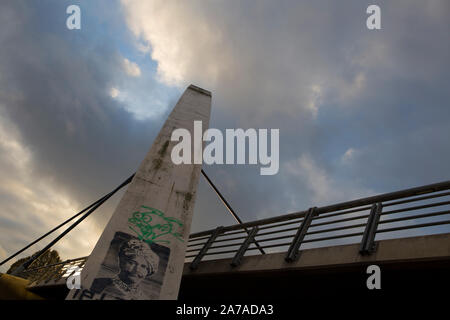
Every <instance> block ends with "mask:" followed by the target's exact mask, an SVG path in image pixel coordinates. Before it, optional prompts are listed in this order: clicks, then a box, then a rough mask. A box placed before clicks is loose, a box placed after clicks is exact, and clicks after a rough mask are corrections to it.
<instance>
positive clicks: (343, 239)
mask: <svg viewBox="0 0 450 320" xmlns="http://www.w3.org/2000/svg"><path fill="white" fill-rule="evenodd" d="M432 228H434V230H430V229H432ZM436 228H439V229H436ZM402 232H403V233H402ZM448 232H450V181H445V182H441V183H436V184H431V185H426V186H422V187H417V188H412V189H406V190H402V191H397V192H391V193H386V194H381V195H377V196H373V197H367V198H362V199H358V200H353V201H348V202H342V203H338V204H334V205H329V206H324V207H319V208H317V207H314V208H309V209H308V210H305V211H300V212H295V213H291V214H287V215H282V216H277V217H273V218H267V219H261V220H256V221H251V222H247V223H242V224H235V225H230V226H226V227H218V228H215V229H211V230H206V231H202V232H198V233H194V234H191V235H190V236H189V241H188V244H187V251H186V259H185V261H186V262H190V268H191V269H196V268H197V267H198V265H199V264H200V263H201V261H202V260H212V259H221V258H233V259H232V261H231V265H232V266H234V267H235V266H238V265H239V264H240V262H241V261H242V259H243V257H244V256H246V255H258V254H260V252H261V248H262V249H264V250H267V252H268V253H273V252H286V257H285V259H286V261H295V260H297V259H298V258H299V257H300V254H301V250H302V249H307V248H311V247H326V246H334V245H339V244H348V243H360V249H359V252H360V254H371V253H373V252H374V251H375V250H376V241H377V240H381V239H392V238H400V237H409V236H420V235H427V234H436V233H448ZM255 242H257V243H258V246H256V245H255ZM86 259H87V257H83V258H79V259H73V260H68V261H64V262H60V263H57V264H54V265H50V266H44V267H40V268H34V269H28V270H25V271H23V275H25V274H27V275H28V278H29V279H30V280H32V281H34V283H35V284H37V285H45V284H60V283H62V282H61V281H62V280H63V279H64V278H65V277H67V276H68V275H69V273H68V272H67V270H68V269H70V267H71V266H73V265H77V266H78V267H80V268H82V267H83V266H84V263H85V262H86ZM42 270H46V271H45V273H43V272H42ZM33 273H34V275H32V274H33ZM31 275H32V276H31ZM32 285H33V284H32Z"/></svg>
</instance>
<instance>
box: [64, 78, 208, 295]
mask: <svg viewBox="0 0 450 320" xmlns="http://www.w3.org/2000/svg"><path fill="white" fill-rule="evenodd" d="M210 112H211V93H210V92H209V91H206V90H204V89H201V88H199V87H196V86H193V85H191V86H189V87H188V88H187V89H186V90H185V92H184V93H183V95H182V96H181V98H180V100H179V101H178V102H177V104H176V106H175V107H174V109H173V111H172V112H171V114H170V115H169V117H168V118H167V120H166V122H165V124H164V126H163V127H162V129H161V131H160V132H159V134H158V136H157V137H156V139H155V141H154V143H153V145H152V147H151V149H150V150H149V152H148V153H147V155H146V157H145V158H144V160H143V161H142V163H141V165H140V167H139V169H138V170H137V172H136V175H135V176H134V178H133V180H132V181H131V183H130V185H129V187H128V189H127V191H126V192H125V194H124V195H123V197H122V199H121V201H120V202H119V204H118V206H117V208H116V210H115V211H114V213H113V215H112V217H111V220H110V221H109V222H108V224H107V226H106V228H105V230H104V231H103V233H102V235H101V237H100V239H99V240H98V242H97V244H96V246H95V248H94V250H93V251H92V253H91V255H90V256H89V258H88V260H87V262H86V265H85V267H84V269H83V271H82V272H81V287H82V288H81V289H80V290H75V289H73V290H71V292H70V293H69V295H68V297H67V299H82V300H85V299H89V300H94V299H95V300H96V299H100V300H106V299H125V300H128V299H148V300H152V299H176V298H177V296H178V290H179V286H180V281H181V276H182V272H183V265H184V257H185V251H186V243H187V241H188V237H189V233H190V226H191V220H192V214H193V209H194V203H195V198H196V193H197V185H198V180H199V176H200V170H201V164H179V165H175V164H174V163H173V162H172V160H171V151H172V148H173V147H174V146H175V145H176V144H178V142H177V141H171V136H172V132H173V131H174V130H175V129H179V128H183V129H186V130H188V131H189V132H190V134H191V137H194V121H202V129H203V131H205V130H206V129H207V128H208V127H209V117H210ZM201 134H202V136H203V132H201ZM124 156H126V155H124Z"/></svg>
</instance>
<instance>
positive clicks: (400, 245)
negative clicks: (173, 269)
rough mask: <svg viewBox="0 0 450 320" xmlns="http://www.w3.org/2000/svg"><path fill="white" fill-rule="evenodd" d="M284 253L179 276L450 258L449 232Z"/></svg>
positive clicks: (209, 263)
mask: <svg viewBox="0 0 450 320" xmlns="http://www.w3.org/2000/svg"><path fill="white" fill-rule="evenodd" d="M285 256H286V253H285V252H283V253H271V254H265V255H254V256H245V257H244V258H243V259H242V263H241V264H240V265H239V266H237V267H234V268H233V267H231V266H230V263H231V261H232V259H231V258H230V259H220V260H206V261H202V262H201V263H200V264H199V266H198V269H197V270H194V271H192V270H191V269H190V268H189V265H190V263H186V264H185V266H184V272H183V276H192V277H195V276H203V275H219V274H244V273H254V272H274V271H275V272H277V271H295V270H298V271H301V270H312V269H328V268H334V267H345V266H354V265H362V264H367V263H373V264H386V263H390V264H395V263H405V262H420V261H440V260H450V233H447V234H437V235H428V236H420V237H411V238H402V239H392V240H382V241H378V248H377V251H376V252H375V253H374V254H372V255H370V256H361V255H360V254H359V244H350V245H341V246H333V247H324V248H315V249H307V250H303V251H302V256H301V258H300V259H299V260H298V261H295V262H290V263H288V262H286V261H285V259H284V258H285Z"/></svg>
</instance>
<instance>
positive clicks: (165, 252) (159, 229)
mask: <svg viewBox="0 0 450 320" xmlns="http://www.w3.org/2000/svg"><path fill="white" fill-rule="evenodd" d="M182 225H183V224H182V223H181V222H180V221H178V220H177V219H174V218H171V217H165V216H164V213H162V212H161V211H159V210H157V209H153V208H150V207H146V206H142V207H141V208H140V210H139V211H136V212H134V213H133V214H132V215H131V216H130V218H129V219H128V229H129V230H130V233H126V232H122V231H117V232H116V233H115V234H114V237H113V239H112V241H111V243H110V244H109V248H108V251H107V253H106V256H105V258H104V260H103V262H102V264H101V266H100V270H99V272H98V274H97V276H96V278H95V279H94V281H93V282H92V285H91V287H90V288H89V289H88V290H86V289H83V290H79V291H81V292H77V293H75V295H74V298H75V299H82V300H84V299H100V300H111V299H124V300H142V299H157V298H158V297H159V293H160V290H161V286H162V283H163V280H164V276H165V273H166V268H167V263H168V260H169V255H170V249H169V248H168V247H166V246H164V245H169V244H170V243H171V241H174V240H175V241H181V242H183V239H182V237H181V235H180V233H178V229H179V228H180V227H181V226H182ZM163 244H164V245H163Z"/></svg>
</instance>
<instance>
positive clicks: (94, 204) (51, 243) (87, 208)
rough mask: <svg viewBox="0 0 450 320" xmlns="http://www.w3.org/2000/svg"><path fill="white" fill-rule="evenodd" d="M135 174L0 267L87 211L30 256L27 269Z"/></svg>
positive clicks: (26, 264) (25, 264)
mask: <svg viewBox="0 0 450 320" xmlns="http://www.w3.org/2000/svg"><path fill="white" fill-rule="evenodd" d="M134 175H135V173H133V174H132V175H131V176H130V177H129V178H128V179H126V180H125V181H124V182H122V183H121V184H120V185H119V186H118V187H117V188H115V189H114V190H113V191H111V192H110V193H108V194H107V195H105V196H103V197H102V198H100V199H99V200H97V201H95V202H94V203H92V204H91V205H89V206H88V207H86V208H85V209H83V210H82V211H80V212H79V213H77V214H76V215H74V216H73V217H71V218H69V219H68V220H66V221H65V222H63V223H61V224H60V225H58V226H57V227H55V228H53V229H52V230H50V231H49V232H47V233H46V234H45V235H43V236H42V237H40V238H39V239H37V240H35V241H33V242H32V243H30V244H29V245H27V246H26V247H24V248H23V249H21V250H19V251H18V252H16V253H15V254H13V255H12V256H10V257H9V258H7V259H6V260H4V261H2V262H1V263H0V265H2V264H4V263H5V262H7V261H9V260H10V259H12V258H13V257H15V256H16V255H18V254H19V253H21V252H23V251H24V250H26V249H28V248H29V247H30V246H32V245H33V244H35V243H37V242H38V241H40V240H42V239H44V238H45V237H47V236H48V235H49V234H51V233H52V232H54V231H56V230H57V229H59V228H61V227H62V226H64V225H66V224H67V223H68V222H70V221H72V220H73V219H75V218H76V217H78V216H79V215H81V214H82V213H84V212H85V211H86V210H89V211H88V212H87V213H85V214H84V215H83V216H82V217H81V218H80V219H78V220H77V221H76V222H74V223H73V224H72V225H71V226H70V227H68V228H67V229H66V230H64V231H63V232H62V233H61V234H60V235H59V236H58V237H56V238H55V239H54V240H53V241H51V242H50V243H49V244H48V245H47V246H45V248H43V249H42V250H40V251H39V252H38V253H37V254H36V255H34V256H32V257H31V258H30V259H29V260H28V261H27V262H25V263H24V264H23V265H22V267H23V269H26V268H28V267H29V266H30V265H31V264H32V263H33V262H34V261H36V259H38V258H39V257H40V256H42V255H43V254H44V253H45V252H46V251H47V250H48V249H50V248H51V247H52V246H53V245H54V244H55V243H57V242H58V241H59V240H60V239H61V238H62V237H64V236H65V235H66V234H67V233H69V232H70V231H71V230H72V229H73V228H75V227H76V226H77V225H78V224H80V223H81V222H82V221H83V220H84V219H86V218H87V217H88V216H89V215H90V214H91V213H92V212H94V211H95V210H96V209H97V208H98V207H100V206H101V205H102V204H103V203H105V202H106V201H107V200H108V199H109V198H111V197H112V196H113V195H114V194H115V193H116V192H117V191H119V190H120V189H122V188H123V187H124V186H126V185H127V184H129V183H130V182H131V180H132V179H133V177H134Z"/></svg>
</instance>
